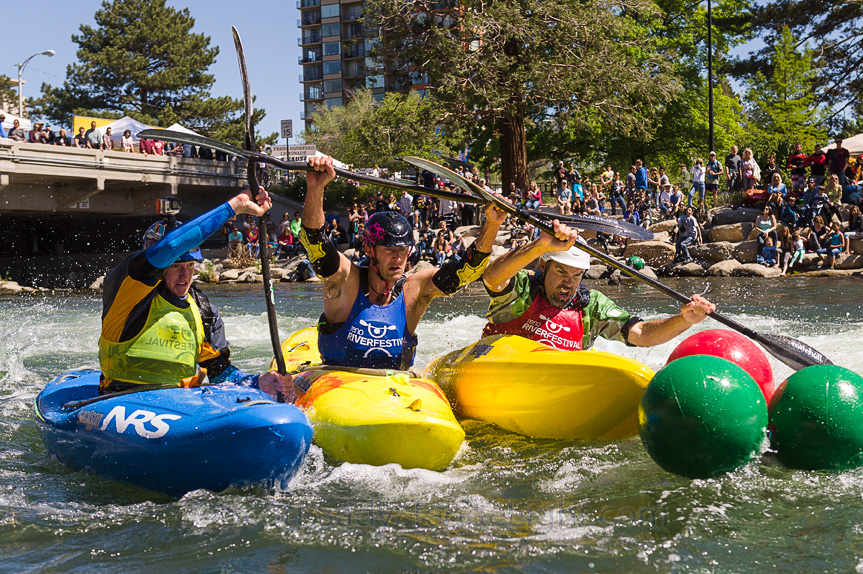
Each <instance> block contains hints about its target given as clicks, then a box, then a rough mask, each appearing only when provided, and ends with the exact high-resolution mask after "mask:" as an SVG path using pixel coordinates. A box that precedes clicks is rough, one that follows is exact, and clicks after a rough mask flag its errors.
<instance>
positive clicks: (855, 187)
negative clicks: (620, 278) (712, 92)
mask: <svg viewBox="0 0 863 574" xmlns="http://www.w3.org/2000/svg"><path fill="white" fill-rule="evenodd" d="M834 141H835V144H836V145H835V147H834V148H833V149H829V150H828V151H827V152H826V153H825V152H824V151H823V150H821V149H815V150H814V151H813V152H812V153H811V154H808V155H807V154H806V153H804V152H803V151H802V150H801V146H800V145H799V144H797V145H796V146H795V148H794V151H793V152H792V153H791V154H790V155H789V157H788V158H787V161H786V163H785V169H786V170H788V172H789V173H790V176H791V178H790V179H791V182H790V188H789V186H788V185H786V184H785V183H784V182H783V179H782V174H781V170H780V168H779V166H778V164H777V161H776V156H775V154H770V155H769V156H768V158H767V164H766V165H765V166H764V167H763V168H762V167H761V166H759V164H758V162H757V161H756V160H755V157H754V155H753V153H752V150H751V149H749V148H746V149H744V150H743V152H742V154H741V155H738V151H739V149H738V147H737V146H732V147H731V150H730V153H729V154H728V156H727V157H726V158H725V161H724V163H722V164H721V163H720V162H719V161H718V160H717V158H716V153H715V152H712V151H711V152H710V153H709V154H708V161H707V162H705V161H704V160H703V159H702V158H697V159H695V161H694V162H693V164H692V166H691V167H690V166H687V165H686V164H680V165H679V172H678V174H677V178H676V181H675V182H672V181H671V180H670V178H669V176H668V174H667V173H666V170H665V168H664V167H663V166H656V167H647V166H645V165H644V164H643V162H642V161H641V160H636V161H635V162H634V164H633V165H631V166H630V167H629V173H627V174H626V175H625V176H624V177H623V179H621V175H620V172H615V171H614V170H613V169H612V168H611V166H606V168H605V170H603V171H602V173H601V174H600V176H599V178H598V181H594V182H591V181H590V180H589V178H587V177H584V178H582V176H581V174H580V173H579V171H578V170H577V169H576V168H575V167H574V166H573V165H572V164H569V165H568V166H567V165H565V164H564V162H562V161H561V162H559V163H558V165H557V167H556V168H555V169H554V170H553V173H552V177H553V179H554V186H555V194H554V195H555V199H556V208H557V211H558V212H559V213H560V214H562V215H564V214H591V215H609V214H610V215H612V216H614V215H617V207H618V206H619V207H621V210H622V217H623V219H624V220H626V221H628V222H630V223H633V224H636V225H642V226H644V227H649V226H650V225H652V224H653V223H656V222H657V221H662V220H666V219H676V221H677V225H676V226H675V228H674V230H673V232H672V238H673V240H674V242H675V246H676V249H675V253H676V255H675V261H678V262H688V261H690V260H691V259H692V258H691V256H690V254H689V250H688V247H689V246H690V245H692V244H693V243H696V242H698V243H700V242H701V241H702V239H701V237H702V234H701V233H702V230H701V224H702V222H703V221H704V220H705V217H706V212H707V209H708V207H718V206H722V205H728V206H735V205H742V204H750V205H754V206H756V207H758V208H759V209H761V213H760V215H759V216H758V217H757V218H756V221H755V222H754V224H755V227H756V229H757V234H756V236H757V237H756V238H757V241H758V245H757V249H758V251H757V261H758V263H761V264H763V265H765V266H768V267H777V268H779V269H781V273H782V274H783V275H784V274H786V273H787V272H788V269H789V268H790V267H793V265H794V264H795V263H797V262H798V261H800V260H801V258H802V255H803V254H804V253H806V252H810V253H817V254H818V255H819V256H821V259H822V260H823V262H824V266H825V267H831V268H832V267H833V266H834V264H835V261H836V257H837V256H838V255H839V254H841V253H843V252H847V251H848V250H849V247H850V239H851V238H853V237H855V236H858V234H860V233H861V231H863V216H861V207H863V156H860V157H859V158H852V157H851V155H850V153H849V152H848V150H847V149H845V148H844V147H843V146H842V143H843V140H842V138H839V137H837V138H835V140H834ZM843 205H845V208H844V209H843Z"/></svg>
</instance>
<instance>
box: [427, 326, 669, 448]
mask: <svg viewBox="0 0 863 574" xmlns="http://www.w3.org/2000/svg"><path fill="white" fill-rule="evenodd" d="M653 375H654V372H653V371H652V370H651V369H650V368H649V367H647V366H646V365H643V364H642V363H639V362H638V361H634V360H632V359H628V358H626V357H621V356H619V355H615V354H612V353H605V352H601V351H560V350H557V349H553V348H551V347H549V346H547V345H544V344H542V343H538V342H536V341H531V340H529V339H525V338H523V337H519V336H516V335H496V336H493V337H486V338H485V339H481V340H480V341H479V342H477V343H474V344H473V345H470V346H468V347H465V348H464V349H461V350H459V351H454V352H452V353H449V354H448V355H444V356H443V357H439V358H438V359H435V360H434V361H433V362H432V363H431V364H429V366H428V367H427V368H426V372H425V376H426V377H428V378H430V379H433V380H435V381H437V383H438V384H439V385H440V387H441V388H442V389H443V391H444V392H445V393H446V395H447V396H448V397H449V398H450V400H451V401H452V402H453V405H454V407H455V410H456V412H457V414H458V415H459V416H460V417H461V418H470V419H478V420H483V421H488V422H492V423H495V424H497V425H498V426H501V427H503V428H505V429H507V430H509V431H512V432H515V433H519V434H522V435H525V436H530V437H537V438H559V439H603V440H612V439H620V438H626V437H630V436H634V435H636V434H637V433H638V405H639V403H640V402H641V396H642V394H643V393H644V389H645V388H646V387H647V383H649V382H650V379H651V378H653Z"/></svg>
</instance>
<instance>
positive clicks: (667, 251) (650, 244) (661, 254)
mask: <svg viewBox="0 0 863 574" xmlns="http://www.w3.org/2000/svg"><path fill="white" fill-rule="evenodd" d="M633 255H637V256H638V257H641V258H642V259H644V262H645V263H647V264H648V265H650V266H652V267H659V266H662V265H667V264H668V263H671V262H672V261H674V246H673V245H671V244H669V243H665V242H663V241H642V242H640V243H630V244H627V246H626V251H624V252H623V258H624V259H628V258H630V257H632V256H633Z"/></svg>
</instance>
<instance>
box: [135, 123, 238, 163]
mask: <svg viewBox="0 0 863 574" xmlns="http://www.w3.org/2000/svg"><path fill="white" fill-rule="evenodd" d="M138 137H139V138H146V139H155V140H164V141H168V142H174V143H181V144H183V145H187V144H188V145H197V146H201V147H205V148H210V149H214V150H218V151H221V152H224V153H226V154H228V155H233V156H237V157H246V155H247V154H246V150H244V149H242V148H238V147H237V146H235V145H231V144H229V143H225V142H222V141H219V140H214V139H213V138H208V137H206V136H198V135H195V134H187V133H186V132H176V131H173V130H160V129H153V128H151V129H146V130H141V131H140V132H138Z"/></svg>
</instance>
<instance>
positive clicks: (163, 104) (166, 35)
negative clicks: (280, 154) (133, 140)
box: [35, 0, 276, 143]
mask: <svg viewBox="0 0 863 574" xmlns="http://www.w3.org/2000/svg"><path fill="white" fill-rule="evenodd" d="M95 21H96V25H97V26H96V27H95V28H94V27H91V26H86V25H82V26H81V27H80V31H81V33H80V34H76V35H73V36H72V40H73V41H74V42H75V43H76V44H78V52H77V56H78V60H79V61H78V63H75V64H71V65H69V66H68V67H67V69H66V80H65V81H64V83H63V86H62V87H53V86H50V85H47V84H44V85H43V86H42V92H43V96H42V97H41V98H40V99H39V100H37V101H36V102H35V104H36V110H35V112H36V113H37V114H39V115H41V116H44V117H49V118H51V119H52V120H54V121H56V122H58V123H63V124H67V125H68V123H69V119H70V117H71V116H72V115H94V116H103V117H121V116H123V115H129V116H131V117H133V118H135V119H137V120H139V121H142V122H144V123H147V124H154V125H163V126H166V125H170V123H173V122H175V121H179V122H180V123H182V124H184V125H186V126H187V127H189V128H191V129H194V130H197V131H200V132H203V133H206V134H208V135H211V136H213V137H216V138H218V139H223V140H225V141H230V142H232V143H240V142H241V140H242V131H243V128H242V121H241V119H242V118H241V111H242V108H243V104H242V101H240V100H236V99H233V98H230V97H226V96H223V97H215V98H214V97H212V96H211V93H210V88H211V87H212V85H213V82H214V78H213V76H212V75H211V74H208V73H207V69H208V68H209V66H210V65H212V64H213V62H215V59H216V56H217V55H218V53H219V49H218V48H217V47H210V38H209V37H208V36H205V35H204V34H196V33H193V32H192V28H193V27H194V25H195V19H194V18H192V16H191V15H190V14H189V10H188V9H182V10H177V9H175V8H172V7H169V6H166V5H165V0H113V1H109V0H104V1H103V2H102V7H101V9H100V10H98V11H97V12H96V15H95ZM238 81H239V73H238ZM253 115H254V116H255V121H256V122H258V121H260V120H261V119H262V118H263V117H264V112H263V111H262V110H256V111H255V113H254V114H253ZM275 137H276V134H272V135H271V136H269V137H268V138H263V139H262V140H261V143H272V142H274V141H275Z"/></svg>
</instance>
